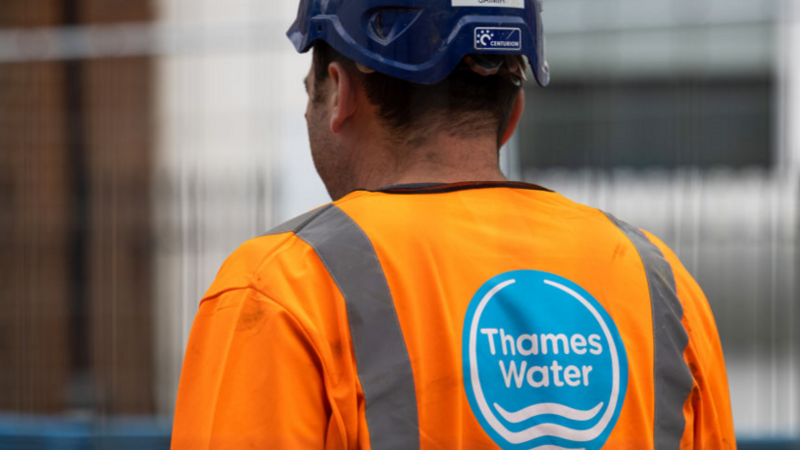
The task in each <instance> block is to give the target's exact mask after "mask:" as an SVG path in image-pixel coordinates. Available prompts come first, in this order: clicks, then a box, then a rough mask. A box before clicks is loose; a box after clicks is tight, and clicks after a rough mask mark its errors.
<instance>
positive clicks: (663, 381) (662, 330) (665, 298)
mask: <svg viewBox="0 0 800 450" xmlns="http://www.w3.org/2000/svg"><path fill="white" fill-rule="evenodd" d="M606 216H608V218H609V219H610V220H611V221H612V222H613V223H614V224H615V225H616V226H617V227H619V229H620V230H622V231H623V232H624V233H625V234H626V235H627V236H628V238H629V239H630V240H631V242H632V243H633V245H634V247H636V250H637V251H638V252H639V257H640V258H641V259H642V262H643V263H644V270H645V273H646V275H647V284H648V285H649V287H650V302H651V305H652V309H653V346H654V349H653V350H654V352H655V355H654V361H653V381H654V383H655V424H654V430H653V432H654V444H655V449H656V450H667V449H669V450H672V449H678V448H680V443H681V437H682V436H683V431H684V428H685V426H686V421H685V419H684V417H683V404H684V403H685V402H686V399H687V398H689V394H690V393H691V391H692V386H693V385H694V382H693V379H692V374H691V372H690V371H689V368H688V367H687V365H686V361H685V360H684V359H683V352H684V350H685V349H686V346H687V345H688V344H689V336H688V334H686V330H685V329H684V327H683V324H682V323H681V319H682V318H683V305H681V302H680V300H678V294H677V292H676V291H675V275H674V274H673V273H672V266H670V265H669V263H668V262H667V260H666V259H665V258H664V254H663V253H661V250H660V249H659V248H658V247H656V246H655V245H654V244H653V243H652V242H650V240H649V239H648V238H647V236H645V234H644V233H642V232H641V231H640V230H639V229H637V228H634V227H632V226H630V225H628V224H627V223H625V222H623V221H621V220H619V219H617V218H616V217H614V216H612V215H611V214H608V213H606Z"/></svg>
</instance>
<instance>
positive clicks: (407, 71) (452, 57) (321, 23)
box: [287, 0, 550, 86]
mask: <svg viewBox="0 0 800 450" xmlns="http://www.w3.org/2000/svg"><path fill="white" fill-rule="evenodd" d="M541 12H542V0H301V1H300V8H299V10H298V14H297V20H296V21H295V23H294V24H293V25H292V27H291V28H290V29H289V31H288V33H287V36H289V39H290V40H291V41H292V43H293V44H294V46H295V48H297V51H298V52H300V53H305V52H307V51H308V50H309V49H310V48H311V47H312V46H313V45H314V42H315V41H316V40H317V39H322V40H324V41H325V42H327V43H328V44H329V45H330V46H331V47H333V48H334V49H336V50H337V51H338V52H339V53H341V54H343V55H345V56H347V57H348V58H350V59H352V60H353V61H355V62H357V63H360V64H362V65H364V66H366V67H368V68H370V69H373V70H375V71H378V72H381V73H384V74H387V75H390V76H393V77H396V78H401V79H404V80H407V81H410V82H414V83H420V84H434V83H438V82H439V81H441V80H443V79H444V78H446V77H447V76H448V75H449V74H450V73H451V72H452V71H453V70H454V69H455V68H456V66H457V65H458V64H459V62H460V61H461V60H462V59H463V58H464V57H465V56H467V55H470V54H480V55H492V54H494V55H525V56H527V57H528V59H529V61H530V64H531V66H532V69H533V73H534V75H535V76H536V81H538V82H539V84H540V85H542V86H545V85H547V83H548V82H549V80H550V72H549V69H548V67H547V62H546V61H545V59H544V35H543V32H542V19H541Z"/></svg>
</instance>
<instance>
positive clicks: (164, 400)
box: [0, 0, 800, 449]
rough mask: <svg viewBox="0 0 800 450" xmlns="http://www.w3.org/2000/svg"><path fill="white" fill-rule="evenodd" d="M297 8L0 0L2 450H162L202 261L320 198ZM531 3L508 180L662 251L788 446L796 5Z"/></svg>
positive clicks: (796, 178) (744, 442)
mask: <svg viewBox="0 0 800 450" xmlns="http://www.w3.org/2000/svg"><path fill="white" fill-rule="evenodd" d="M297 3H298V2H297V1H296V0H285V1H278V0H225V1H220V0H215V1H210V0H149V1H144V0H139V1H131V0H1V1H0V449H67V448H68V449H106V448H108V449H127V448H131V449H134V448H135V449H150V448H152V449H165V448H167V447H168V442H169V432H170V426H171V420H172V412H173V408H174V400H175V395H176V391H177V384H178V379H179V375H180V368H181V361H182V357H183V351H184V348H185V346H186V341H187V337H188V333H189V329H190V327H191V322H192V319H193V317H194V314H195V312H196V310H197V305H198V301H199V299H200V298H201V297H202V295H203V293H204V291H205V289H206V288H207V287H208V286H209V285H210V283H211V281H212V279H213V277H214V275H215V273H216V271H217V269H218V268H219V266H220V265H221V263H222V262H223V260H224V259H225V257H226V256H227V255H228V254H229V253H231V252H232V251H233V250H234V249H235V248H236V247H237V246H238V245H239V244H240V243H241V242H243V241H245V240H247V239H249V238H251V237H254V236H257V235H259V234H261V233H263V232H264V231H266V230H268V229H269V228H270V227H271V226H273V225H275V224H278V223H280V222H282V221H284V220H286V219H288V218H291V217H292V216H294V215H296V214H299V213H302V212H304V211H306V210H308V209H311V208H313V207H315V206H317V205H319V204H322V203H325V202H326V201H328V200H329V199H328V197H327V194H326V193H325V190H324V188H323V186H322V183H321V182H320V181H319V180H318V179H317V176H316V173H315V171H314V169H313V165H312V163H311V158H310V154H309V149H308V142H307V138H306V129H305V121H304V119H303V113H304V111H305V103H306V95H305V91H304V89H303V87H302V78H303V77H304V76H305V74H306V72H307V71H308V68H309V65H310V57H309V56H308V55H303V56H298V55H297V54H296V53H295V52H294V50H293V48H292V47H291V45H290V44H289V42H288V40H287V39H286V38H285V37H284V32H285V30H286V29H287V28H288V27H289V25H290V24H291V22H292V21H293V18H294V15H295V13H296V10H297ZM544 7H545V14H544V20H545V31H546V36H547V45H548V49H547V50H548V59H549V61H550V66H551V69H552V75H553V82H552V84H551V86H550V87H548V88H547V89H541V88H538V87H535V86H534V83H529V85H528V86H527V88H526V89H527V94H528V109H527V111H526V114H525V116H524V117H523V123H522V126H521V127H520V131H519V133H518V134H517V135H516V136H515V137H514V138H513V139H512V141H511V142H510V143H509V145H508V146H507V147H506V148H505V149H504V152H503V158H502V164H503V169H504V171H505V172H506V173H507V175H508V176H509V178H511V179H515V180H524V181H529V182H534V183H537V184H541V185H544V186H546V187H549V188H551V189H554V190H557V191H559V192H561V193H563V194H565V195H567V196H569V197H571V198H572V199H574V200H577V201H580V202H583V203H587V204H589V205H592V206H596V207H599V208H602V209H604V210H606V211H611V212H613V213H614V214H615V215H617V216H618V217H620V218H622V219H624V220H626V221H628V222H630V223H633V224H635V225H637V226H640V227H642V228H646V229H648V230H649V231H652V232H653V233H655V234H656V235H658V236H660V237H661V238H662V239H663V240H664V241H665V242H666V243H667V244H669V245H670V246H671V247H672V248H673V249H675V250H676V252H677V253H678V255H679V256H680V257H681V259H682V260H683V262H684V264H685V265H686V266H687V268H688V269H689V271H690V272H691V273H692V274H693V275H694V276H695V277H696V278H697V279H698V281H699V283H700V285H701V286H702V287H703V288H704V290H705V292H706V294H707V295H708V297H709V299H710V302H711V305H712V308H713V310H714V313H715V316H716V319H717V323H718V326H719V329H720V334H721V337H722V341H723V346H724V350H725V352H726V360H727V365H728V373H729V377H730V383H731V391H732V401H733V407H734V420H735V426H736V430H737V435H738V438H739V440H740V448H765V449H767V448H774V449H778V448H781V449H783V448H786V449H788V448H800V444H798V443H799V442H800V440H798V438H800V347H799V346H798V345H800V337H798V334H800V333H798V332H797V331H796V330H795V324H797V323H800V321H798V319H800V316H799V315H800V303H799V302H798V291H797V286H796V281H795V279H796V277H797V275H798V274H800V270H799V268H798V258H797V256H798V246H799V245H800V244H799V243H798V235H797V233H798V206H799V203H798V201H799V200H800V198H798V195H799V194H800V192H798V188H799V187H800V186H798V184H799V183H800V0H671V1H668V2H665V1H659V0H545V5H544ZM531 79H532V77H531Z"/></svg>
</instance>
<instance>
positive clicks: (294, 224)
mask: <svg viewBox="0 0 800 450" xmlns="http://www.w3.org/2000/svg"><path fill="white" fill-rule="evenodd" d="M331 207H333V205H331V204H328V205H325V206H321V207H319V208H317V209H314V210H311V211H309V212H307V213H305V214H302V215H299V216H297V217H295V218H294V219H291V220H289V221H287V222H284V223H282V224H280V225H278V226H277V227H275V228H273V229H271V230H269V231H267V232H266V233H264V236H270V235H273V234H281V233H288V232H290V231H297V230H299V229H301V228H303V227H304V226H306V225H308V223H309V222H311V221H312V220H314V219H315V218H316V217H318V216H319V215H320V214H322V213H324V212H325V211H327V210H328V209H329V208H331Z"/></svg>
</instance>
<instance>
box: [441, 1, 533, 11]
mask: <svg viewBox="0 0 800 450" xmlns="http://www.w3.org/2000/svg"><path fill="white" fill-rule="evenodd" d="M452 1H453V6H488V7H492V8H519V9H525V0H452Z"/></svg>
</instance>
